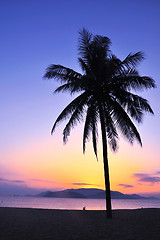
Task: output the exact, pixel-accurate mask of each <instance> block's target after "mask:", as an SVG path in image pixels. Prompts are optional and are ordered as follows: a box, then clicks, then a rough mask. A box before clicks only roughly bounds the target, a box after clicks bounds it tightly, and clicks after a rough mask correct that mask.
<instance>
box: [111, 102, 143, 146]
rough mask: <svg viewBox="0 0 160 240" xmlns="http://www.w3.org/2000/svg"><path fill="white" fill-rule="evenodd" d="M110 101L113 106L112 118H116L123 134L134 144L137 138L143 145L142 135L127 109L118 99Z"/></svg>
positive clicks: (115, 121)
mask: <svg viewBox="0 0 160 240" xmlns="http://www.w3.org/2000/svg"><path fill="white" fill-rule="evenodd" d="M110 103H111V105H112V107H113V111H112V118H113V119H114V123H115V125H116V126H117V127H118V128H119V129H120V130H121V132H122V134H123V136H125V137H126V139H127V140H128V141H129V142H130V143H131V144H133V141H134V139H137V141H138V142H139V143H140V145H142V141H141V137H140V135H139V133H138V131H137V129H136V127H135V125H134V124H133V122H132V121H131V119H130V118H129V116H128V115H127V113H126V112H125V110H124V109H123V108H122V107H121V105H120V104H119V103H118V102H117V101H113V100H111V102H110Z"/></svg>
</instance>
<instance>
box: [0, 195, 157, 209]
mask: <svg viewBox="0 0 160 240" xmlns="http://www.w3.org/2000/svg"><path fill="white" fill-rule="evenodd" d="M84 206H85V207H86V209H87V210H104V209H105V200H104V199H75V198H43V197H39V198H37V197H18V196H15V197H0V207H20V208H43V209H72V210H82V209H83V207H84ZM112 208H113V209H136V208H160V200H148V199H145V200H144V199H143V200H142V199H140V200H135V199H134V200H132V199H112Z"/></svg>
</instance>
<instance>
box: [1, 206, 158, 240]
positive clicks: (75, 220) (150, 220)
mask: <svg viewBox="0 0 160 240" xmlns="http://www.w3.org/2000/svg"><path fill="white" fill-rule="evenodd" d="M0 239H2V240H18V239H19V240H28V239H29V240H42V239H43V240H45V239H46V240H51V239H52V240H53V239H55V240H61V239H70V240H72V239H76V240H77V239H79V240H80V239H81V240H83V239H84V240H94V239H95V240H97V239H98V240H101V239H102V240H103V239H112V240H117V239H118V240H143V239H144V240H150V239H154V240H159V239H160V208H143V209H125V210H124V209H123V210H121V209H120V210H113V218H112V219H107V218H106V214H105V210H86V211H82V210H58V209H55V210H54V209H37V208H14V207H0Z"/></svg>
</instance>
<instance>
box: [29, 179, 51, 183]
mask: <svg viewBox="0 0 160 240" xmlns="http://www.w3.org/2000/svg"><path fill="white" fill-rule="evenodd" d="M31 181H34V182H45V183H55V181H50V180H43V179H37V178H32V179H31Z"/></svg>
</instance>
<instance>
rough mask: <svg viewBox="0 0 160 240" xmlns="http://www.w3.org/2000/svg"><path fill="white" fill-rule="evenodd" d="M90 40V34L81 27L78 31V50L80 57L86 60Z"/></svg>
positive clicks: (88, 53)
mask: <svg viewBox="0 0 160 240" xmlns="http://www.w3.org/2000/svg"><path fill="white" fill-rule="evenodd" d="M91 41H92V34H91V33H90V32H89V31H87V30H86V29H85V28H83V29H82V30H81V31H80V32H79V39H78V51H79V55H80V56H81V58H82V59H83V60H84V61H86V60H88V59H89V55H90V44H91Z"/></svg>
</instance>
